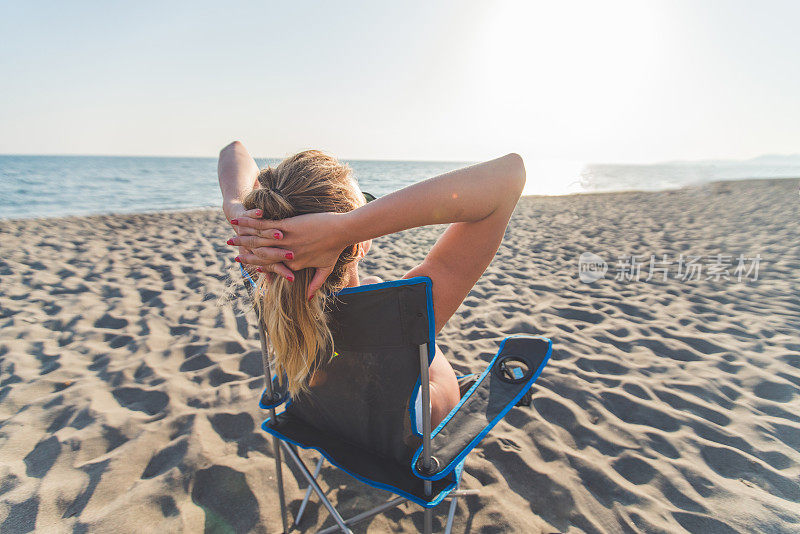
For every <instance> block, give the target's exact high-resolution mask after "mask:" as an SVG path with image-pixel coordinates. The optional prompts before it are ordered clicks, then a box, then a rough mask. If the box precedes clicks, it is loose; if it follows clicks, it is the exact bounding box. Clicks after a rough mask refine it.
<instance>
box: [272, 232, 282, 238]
mask: <svg viewBox="0 0 800 534" xmlns="http://www.w3.org/2000/svg"><path fill="white" fill-rule="evenodd" d="M272 237H274V238H275V239H280V238H281V234H279V233H278V232H275V233H274V234H272Z"/></svg>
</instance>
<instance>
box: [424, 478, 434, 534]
mask: <svg viewBox="0 0 800 534" xmlns="http://www.w3.org/2000/svg"><path fill="white" fill-rule="evenodd" d="M432 489H433V488H432V485H431V482H430V480H426V481H425V495H428V496H430V494H431V491H432ZM423 530H424V532H425V534H431V531H432V530H433V510H432V509H431V508H428V507H427V506H426V507H425V519H424V528H423Z"/></svg>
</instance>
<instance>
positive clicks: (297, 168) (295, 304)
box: [243, 150, 365, 396]
mask: <svg viewBox="0 0 800 534" xmlns="http://www.w3.org/2000/svg"><path fill="white" fill-rule="evenodd" d="M258 182H259V184H260V185H261V187H260V188H257V189H254V190H253V191H252V192H251V193H250V194H249V195H247V197H246V198H245V199H244V201H243V204H244V207H245V208H246V209H248V210H250V209H254V208H260V209H261V210H263V212H264V215H263V218H265V219H272V220H277V219H286V218H288V217H294V216H296V215H303V214H306V213H320V212H338V213H344V212H348V211H352V210H354V209H356V208H358V207H359V206H362V205H363V204H364V203H365V200H364V196H363V195H362V194H361V192H360V190H359V188H358V186H357V185H356V183H355V180H354V179H353V177H352V171H351V169H350V167H348V166H347V165H345V164H342V163H339V161H338V160H337V159H336V158H334V157H333V156H330V155H328V154H325V153H323V152H320V151H318V150H306V151H304V152H300V153H298V154H295V155H294V156H291V157H289V158H286V159H285V160H283V161H282V162H281V163H280V164H278V166H277V167H275V168H271V167H268V168H266V169H264V170H262V171H261V172H260V173H259V175H258ZM359 251H360V248H359V245H357V244H356V245H351V246H348V247H347V248H345V249H344V250H343V251H342V253H341V254H339V259H338V260H337V261H336V265H335V267H334V269H333V272H332V273H331V275H330V276H329V277H328V279H327V280H326V281H325V283H324V284H323V286H322V288H321V289H320V290H319V291H317V292H316V294H315V295H314V297H313V298H312V299H311V300H310V301H309V300H308V298H307V297H306V288H307V287H308V284H309V282H310V281H311V279H312V277H313V276H314V272H315V271H314V269H313V268H308V269H302V270H299V271H296V272H295V273H294V275H295V280H294V282H289V281H288V280H286V279H284V278H283V277H282V276H272V277H267V276H264V275H262V276H260V277H259V278H258V280H257V282H256V288H255V291H254V294H253V299H254V302H255V306H256V309H257V310H258V313H259V317H260V318H261V320H262V322H263V323H264V328H265V330H266V332H267V335H268V336H269V340H270V344H271V347H272V357H271V364H272V366H273V369H274V370H275V372H276V373H277V374H278V377H281V379H282V377H283V374H284V373H286V377H287V379H288V390H289V393H290V394H291V395H292V396H295V395H297V394H298V393H300V392H301V391H305V390H307V388H308V381H309V379H310V376H311V375H313V373H314V371H315V369H316V367H317V363H318V362H319V360H318V358H320V357H325V356H326V355H327V357H331V356H333V337H332V336H331V331H330V328H329V327H328V321H327V312H326V310H327V309H328V305H329V300H330V298H331V295H332V294H333V293H335V292H336V291H338V290H340V289H342V288H343V287H344V285H345V284H346V283H347V280H346V279H345V276H346V274H347V266H348V265H349V264H350V263H352V262H354V261H356V260H357V259H358V258H359ZM269 278H272V279H271V280H270V279H269Z"/></svg>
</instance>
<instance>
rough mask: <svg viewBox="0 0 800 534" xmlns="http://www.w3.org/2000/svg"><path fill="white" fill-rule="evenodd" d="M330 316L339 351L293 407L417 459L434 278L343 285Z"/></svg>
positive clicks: (337, 430) (394, 454)
mask: <svg viewBox="0 0 800 534" xmlns="http://www.w3.org/2000/svg"><path fill="white" fill-rule="evenodd" d="M329 324H330V327H331V331H332V333H333V339H334V350H335V351H336V352H335V355H334V356H333V358H330V359H327V358H325V357H323V358H320V364H319V367H318V369H317V371H316V373H315V375H314V379H313V381H312V383H311V385H310V390H309V392H308V393H303V394H301V395H298V396H297V397H296V398H294V399H292V400H291V401H290V402H289V403H288V404H287V407H286V413H287V414H289V415H291V416H294V417H298V418H300V419H301V420H303V421H305V422H306V423H308V424H310V425H312V426H314V427H316V428H319V429H321V430H323V431H325V432H327V433H330V434H332V435H335V436H338V437H339V438H340V439H342V440H344V441H346V442H348V443H351V444H353V445H355V446H356V447H358V448H359V449H363V450H366V451H370V452H372V453H374V454H376V455H379V456H382V457H386V458H393V459H395V460H396V461H398V462H402V463H408V462H410V460H411V457H412V456H413V454H414V451H415V450H416V449H417V448H418V447H419V445H420V443H421V440H422V437H421V435H420V433H419V432H417V429H416V425H415V424H414V421H415V420H414V405H415V401H416V396H417V395H418V390H419V386H420V376H421V372H420V371H421V369H420V346H421V345H426V349H427V356H428V364H430V362H431V361H432V360H433V356H434V354H435V345H434V326H433V325H434V320H433V302H432V298H431V281H430V279H429V278H427V277H417V278H411V279H408V280H398V281H395V282H385V283H382V284H371V285H366V286H359V287H354V288H347V289H344V290H342V291H341V292H339V293H338V294H337V297H336V299H335V301H334V305H333V307H332V309H331V313H330V320H329ZM425 376H427V372H425Z"/></svg>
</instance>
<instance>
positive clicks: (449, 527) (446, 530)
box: [444, 486, 458, 534]
mask: <svg viewBox="0 0 800 534" xmlns="http://www.w3.org/2000/svg"><path fill="white" fill-rule="evenodd" d="M457 489H458V486H456V490H457ZM457 503H458V495H456V496H454V497H453V500H452V501H450V510H449V511H448V512H447V523H446V524H445V526H444V534H450V531H451V530H452V529H453V518H455V516H456V505H457Z"/></svg>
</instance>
